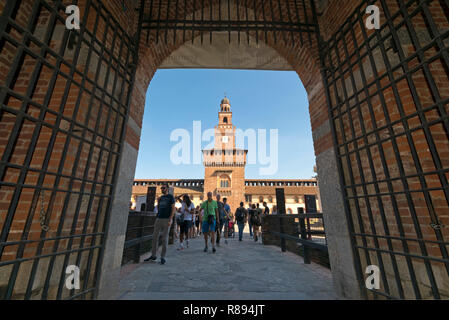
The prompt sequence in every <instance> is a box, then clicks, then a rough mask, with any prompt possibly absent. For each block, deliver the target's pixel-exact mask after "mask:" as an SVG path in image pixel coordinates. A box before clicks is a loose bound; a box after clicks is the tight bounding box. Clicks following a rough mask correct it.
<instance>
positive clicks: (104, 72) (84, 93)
mask: <svg viewBox="0 0 449 320" xmlns="http://www.w3.org/2000/svg"><path fill="white" fill-rule="evenodd" d="M76 3H77V1H70V2H68V1H43V0H7V1H6V3H5V1H1V3H0V15H1V17H0V59H1V60H0V142H1V143H0V155H1V160H0V177H1V181H0V209H1V211H0V226H1V230H0V232H1V233H0V299H74V298H92V297H94V296H95V291H96V289H97V285H98V284H97V280H98V275H99V271H100V264H101V263H100V262H101V257H102V251H103V248H104V243H105V234H106V226H107V222H108V215H109V212H110V206H111V202H112V194H113V191H114V185H115V182H116V178H117V174H116V172H117V170H116V168H117V164H118V160H119V157H120V153H121V150H122V142H123V137H124V124H125V123H126V120H127V116H128V104H129V101H130V93H131V89H132V86H133V81H134V74H135V68H136V63H135V61H136V59H137V44H136V41H135V39H133V38H130V36H129V35H128V31H127V30H124V28H123V27H122V26H121V25H120V24H119V22H118V21H116V20H115V19H114V17H113V16H112V15H111V13H110V12H108V10H107V9H106V8H105V6H104V3H102V1H99V0H88V1H83V2H82V5H80V10H81V15H80V17H81V21H80V29H79V30H76V29H73V30H69V29H67V28H66V26H65V23H66V18H67V17H68V14H66V5H68V4H76ZM84 13H87V14H84ZM136 39H137V38H136ZM70 265H76V266H79V274H80V279H81V282H80V289H79V290H76V294H75V290H73V289H72V290H69V289H68V288H67V287H66V284H65V281H66V268H67V267H68V266H70ZM72 272H73V269H72ZM73 274H75V275H76V271H75V272H74V273H73ZM74 284H75V282H74Z"/></svg>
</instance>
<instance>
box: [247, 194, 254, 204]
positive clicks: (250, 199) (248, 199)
mask: <svg viewBox="0 0 449 320" xmlns="http://www.w3.org/2000/svg"><path fill="white" fill-rule="evenodd" d="M245 201H246V202H253V196H252V195H251V194H246V195H245Z"/></svg>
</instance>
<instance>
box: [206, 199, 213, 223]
mask: <svg viewBox="0 0 449 320" xmlns="http://www.w3.org/2000/svg"><path fill="white" fill-rule="evenodd" d="M206 205H207V209H206V210H207V224H209V225H211V224H213V223H214V216H213V215H212V214H209V202H208V203H207V204H206Z"/></svg>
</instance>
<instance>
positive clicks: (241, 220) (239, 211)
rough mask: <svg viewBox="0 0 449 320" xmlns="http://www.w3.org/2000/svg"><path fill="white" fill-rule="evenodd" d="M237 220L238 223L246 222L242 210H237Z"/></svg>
mask: <svg viewBox="0 0 449 320" xmlns="http://www.w3.org/2000/svg"><path fill="white" fill-rule="evenodd" d="M235 220H237V221H238V222H243V220H245V215H244V214H243V210H242V208H238V209H237V212H236V213H235Z"/></svg>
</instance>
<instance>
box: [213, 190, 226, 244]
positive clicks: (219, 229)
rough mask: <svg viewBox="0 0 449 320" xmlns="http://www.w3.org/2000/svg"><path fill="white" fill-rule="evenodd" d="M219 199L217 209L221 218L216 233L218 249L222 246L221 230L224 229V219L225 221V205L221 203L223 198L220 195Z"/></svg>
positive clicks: (217, 197)
mask: <svg viewBox="0 0 449 320" xmlns="http://www.w3.org/2000/svg"><path fill="white" fill-rule="evenodd" d="M216 199H217V207H218V216H219V220H220V221H219V222H218V223H217V225H216V226H215V231H216V233H217V247H219V246H220V238H221V229H222V227H223V219H224V215H225V213H224V204H223V202H221V201H220V200H221V196H220V195H219V194H217V196H216Z"/></svg>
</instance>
